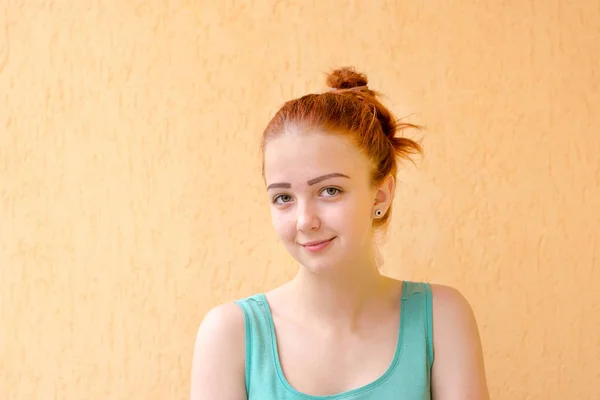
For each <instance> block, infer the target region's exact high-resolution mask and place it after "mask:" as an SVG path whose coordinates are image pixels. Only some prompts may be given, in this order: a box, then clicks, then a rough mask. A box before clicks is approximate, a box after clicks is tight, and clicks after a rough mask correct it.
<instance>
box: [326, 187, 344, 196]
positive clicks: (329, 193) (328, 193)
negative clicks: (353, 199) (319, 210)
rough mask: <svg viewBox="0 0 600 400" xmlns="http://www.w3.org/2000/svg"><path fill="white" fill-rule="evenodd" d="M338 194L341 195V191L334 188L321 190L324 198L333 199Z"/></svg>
mask: <svg viewBox="0 0 600 400" xmlns="http://www.w3.org/2000/svg"><path fill="white" fill-rule="evenodd" d="M340 193H342V190H341V189H338V188H335V187H326V188H324V189H323V190H321V194H324V195H325V197H334V196H336V195H338V194H340Z"/></svg>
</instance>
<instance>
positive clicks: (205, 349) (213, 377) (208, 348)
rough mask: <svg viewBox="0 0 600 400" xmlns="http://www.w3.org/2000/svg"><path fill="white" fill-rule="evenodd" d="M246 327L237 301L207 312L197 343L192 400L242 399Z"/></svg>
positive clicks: (198, 331) (193, 363) (193, 365)
mask: <svg viewBox="0 0 600 400" xmlns="http://www.w3.org/2000/svg"><path fill="white" fill-rule="evenodd" d="M244 324H245V321H244V314H243V312H242V310H241V309H240V307H239V306H238V305H237V304H235V303H234V302H230V303H225V304H221V305H218V306H216V307H214V308H212V309H211V310H209V311H208V312H207V313H206V315H205V316H204V318H203V320H202V322H201V323H200V326H199V328H198V330H197V333H196V339H195V344H194V354H193V361H192V378H191V379H192V391H191V392H192V397H191V398H192V399H196V398H198V399H200V398H216V397H220V398H227V399H229V398H231V399H238V398H243V397H242V394H245V381H244V367H245V327H244ZM223 390H225V391H226V392H227V393H225V394H224V393H223ZM217 395H219V396H217ZM222 395H225V397H222Z"/></svg>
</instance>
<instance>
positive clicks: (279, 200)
mask: <svg viewBox="0 0 600 400" xmlns="http://www.w3.org/2000/svg"><path fill="white" fill-rule="evenodd" d="M291 201H292V196H290V195H287V194H280V195H277V196H275V197H274V198H273V204H285V203H289V202H291Z"/></svg>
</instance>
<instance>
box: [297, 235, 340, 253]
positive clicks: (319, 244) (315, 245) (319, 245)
mask: <svg viewBox="0 0 600 400" xmlns="http://www.w3.org/2000/svg"><path fill="white" fill-rule="evenodd" d="M333 239H335V237H332V238H331V239H326V240H316V241H312V242H307V243H303V244H301V246H302V247H304V248H305V249H306V250H308V251H311V252H316V251H319V250H323V249H324V248H326V247H327V246H328V245H329V244H330V243H331V242H332V241H333Z"/></svg>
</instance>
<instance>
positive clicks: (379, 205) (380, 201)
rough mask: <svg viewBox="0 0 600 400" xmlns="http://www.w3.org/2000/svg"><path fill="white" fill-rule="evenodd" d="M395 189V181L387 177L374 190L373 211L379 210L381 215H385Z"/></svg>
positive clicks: (391, 177) (390, 176) (389, 176)
mask: <svg viewBox="0 0 600 400" xmlns="http://www.w3.org/2000/svg"><path fill="white" fill-rule="evenodd" d="M395 188H396V180H395V179H394V177H393V176H392V175H388V176H387V177H386V178H385V179H384V180H383V182H381V184H380V185H379V186H378V187H377V188H376V193H375V204H374V210H381V211H382V212H383V215H385V214H387V211H388V209H389V208H390V205H391V204H392V200H393V198H394V189H395Z"/></svg>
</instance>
